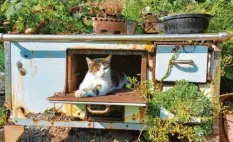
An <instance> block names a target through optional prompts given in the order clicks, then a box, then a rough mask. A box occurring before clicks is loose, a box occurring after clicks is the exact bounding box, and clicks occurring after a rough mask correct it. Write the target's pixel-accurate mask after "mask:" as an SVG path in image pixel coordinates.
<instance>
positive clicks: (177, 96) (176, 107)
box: [148, 80, 218, 142]
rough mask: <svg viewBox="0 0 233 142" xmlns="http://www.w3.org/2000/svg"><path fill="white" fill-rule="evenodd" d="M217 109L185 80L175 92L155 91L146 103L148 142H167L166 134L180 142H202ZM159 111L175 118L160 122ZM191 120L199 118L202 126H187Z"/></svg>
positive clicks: (194, 86)
mask: <svg viewBox="0 0 233 142" xmlns="http://www.w3.org/2000/svg"><path fill="white" fill-rule="evenodd" d="M217 106H218V105H217V104H213V103H212V102H211V101H210V99H209V98H208V97H207V96H206V95H205V94H204V93H203V92H201V91H199V90H198V87H197V86H196V85H194V84H191V83H188V82H187V81H185V80H181V81H177V82H176V83H175V87H174V88H171V89H169V90H167V91H164V92H162V91H157V92H156V93H155V94H154V95H153V97H152V98H151V99H150V101H149V108H148V110H149V111H148V115H149V116H150V120H149V122H148V124H150V126H151V127H150V129H149V131H148V135H149V138H150V139H151V140H152V141H155V142H160V141H168V137H169V134H172V135H174V134H178V138H179V139H183V138H187V139H188V140H189V141H196V142H198V141H200V142H201V141H203V138H204V136H207V135H209V134H211V132H212V125H211V124H212V119H213V117H214V114H213V109H215V108H216V107H217ZM161 108H165V109H167V110H168V111H169V112H171V113H173V114H174V117H173V118H166V120H161V119H160V118H159V113H160V109H161ZM191 117H198V118H201V121H202V122H201V123H200V124H196V125H190V124H189V123H188V122H189V121H190V119H191Z"/></svg>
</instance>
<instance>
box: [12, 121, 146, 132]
mask: <svg viewBox="0 0 233 142" xmlns="http://www.w3.org/2000/svg"><path fill="white" fill-rule="evenodd" d="M12 121H13V123H15V124H16V125H29V126H57V127H76V128H98V129H118V130H142V128H145V129H144V130H147V129H148V126H147V125H145V124H144V123H123V122H115V123H111V122H88V121H79V122H78V123H77V121H46V120H37V121H35V122H34V121H33V120H31V119H13V120H12Z"/></svg>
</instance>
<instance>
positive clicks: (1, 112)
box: [0, 107, 6, 128]
mask: <svg viewBox="0 0 233 142" xmlns="http://www.w3.org/2000/svg"><path fill="white" fill-rule="evenodd" d="M5 120H6V115H5V109H4V107H0V128H2V127H3V125H4V124H5Z"/></svg>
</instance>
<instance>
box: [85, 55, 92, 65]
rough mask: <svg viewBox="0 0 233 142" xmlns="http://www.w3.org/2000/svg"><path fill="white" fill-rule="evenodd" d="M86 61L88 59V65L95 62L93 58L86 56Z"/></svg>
mask: <svg viewBox="0 0 233 142" xmlns="http://www.w3.org/2000/svg"><path fill="white" fill-rule="evenodd" d="M86 61H87V64H88V65H90V64H91V63H92V62H93V60H91V59H90V58H88V57H86Z"/></svg>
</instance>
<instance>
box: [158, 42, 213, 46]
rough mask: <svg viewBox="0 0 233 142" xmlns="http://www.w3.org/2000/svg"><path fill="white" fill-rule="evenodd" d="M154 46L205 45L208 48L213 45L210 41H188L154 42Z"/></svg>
mask: <svg viewBox="0 0 233 142" xmlns="http://www.w3.org/2000/svg"><path fill="white" fill-rule="evenodd" d="M154 44H155V45H205V46H208V47H210V45H212V44H213V42H212V41H207V42H203V41H195V42H189V41H182V42H181V41H155V42H154Z"/></svg>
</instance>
